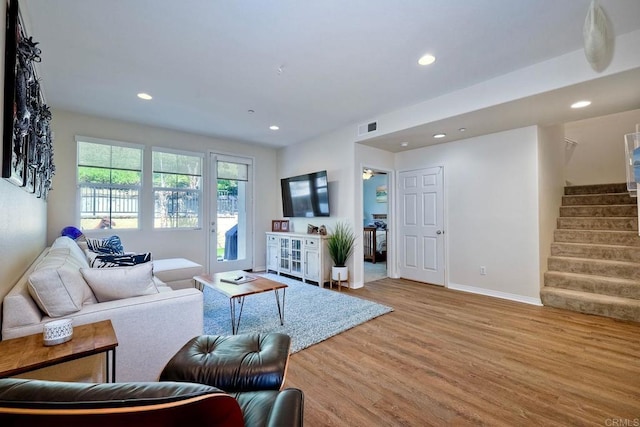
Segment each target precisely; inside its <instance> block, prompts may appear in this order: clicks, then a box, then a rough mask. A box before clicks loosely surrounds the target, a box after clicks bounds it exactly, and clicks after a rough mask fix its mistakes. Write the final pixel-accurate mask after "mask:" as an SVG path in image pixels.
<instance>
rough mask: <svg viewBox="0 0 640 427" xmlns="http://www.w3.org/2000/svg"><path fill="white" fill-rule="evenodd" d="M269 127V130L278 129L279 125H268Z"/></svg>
mask: <svg viewBox="0 0 640 427" xmlns="http://www.w3.org/2000/svg"><path fill="white" fill-rule="evenodd" d="M269 129H271V130H278V129H280V126H276V125H271V126H269Z"/></svg>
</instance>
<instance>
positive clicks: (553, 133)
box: [538, 125, 565, 287]
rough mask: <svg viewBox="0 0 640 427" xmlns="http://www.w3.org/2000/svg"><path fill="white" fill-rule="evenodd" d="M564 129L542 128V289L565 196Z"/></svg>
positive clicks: (540, 189)
mask: <svg viewBox="0 0 640 427" xmlns="http://www.w3.org/2000/svg"><path fill="white" fill-rule="evenodd" d="M564 152H565V143H564V127H563V126H562V125H558V126H550V127H545V128H539V129H538V165H539V166H538V203H539V207H538V212H539V214H540V220H539V235H540V287H542V286H543V285H544V272H545V271H547V259H548V258H549V256H551V243H552V242H553V231H554V230H555V229H556V228H557V224H558V215H559V214H560V205H561V204H562V195H563V194H564Z"/></svg>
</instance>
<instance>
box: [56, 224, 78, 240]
mask: <svg viewBox="0 0 640 427" xmlns="http://www.w3.org/2000/svg"><path fill="white" fill-rule="evenodd" d="M60 235H61V236H67V237H69V238H71V239H73V240H76V239H77V238H78V237H80V236H82V231H80V230H79V229H78V228H76V227H74V226H72V225H70V226H68V227H65V228H63V229H62V231H61V232H60Z"/></svg>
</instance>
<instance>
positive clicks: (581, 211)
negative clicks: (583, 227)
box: [560, 205, 638, 218]
mask: <svg viewBox="0 0 640 427" xmlns="http://www.w3.org/2000/svg"><path fill="white" fill-rule="evenodd" d="M560 216H561V217H636V218H637V217H638V207H637V206H635V205H619V206H615V205H614V206H562V207H560Z"/></svg>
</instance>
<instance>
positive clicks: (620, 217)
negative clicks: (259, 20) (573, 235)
mask: <svg viewBox="0 0 640 427" xmlns="http://www.w3.org/2000/svg"><path fill="white" fill-rule="evenodd" d="M560 218H564V219H574V218H575V219H583V220H584V219H636V218H637V217H636V216H561V217H560Z"/></svg>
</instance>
